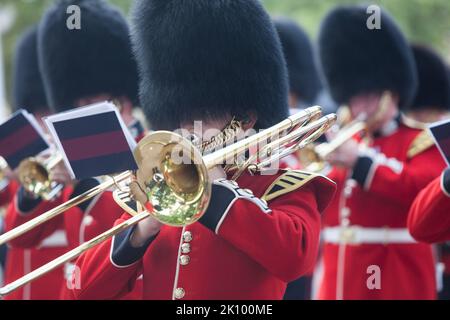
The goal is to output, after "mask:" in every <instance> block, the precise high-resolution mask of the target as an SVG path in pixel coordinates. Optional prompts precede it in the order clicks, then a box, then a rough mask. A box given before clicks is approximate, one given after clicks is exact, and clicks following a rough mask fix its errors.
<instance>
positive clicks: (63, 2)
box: [38, 0, 138, 111]
mask: <svg viewBox="0 0 450 320" xmlns="http://www.w3.org/2000/svg"><path fill="white" fill-rule="evenodd" d="M72 5H74V6H78V8H80V11H79V12H80V13H81V19H80V27H81V28H80V29H73V28H68V26H67V21H68V19H69V17H70V14H68V13H67V9H68V7H69V6H72ZM38 49H39V59H40V67H41V71H42V76H43V80H44V86H45V90H46V94H47V98H48V102H49V104H50V106H51V107H52V108H54V109H55V110H56V111H62V110H66V109H70V108H73V107H74V102H75V101H76V100H78V99H80V98H86V97H91V96H95V95H98V94H108V95H112V96H114V97H119V96H126V97H128V98H129V99H131V100H132V101H133V102H136V101H137V91H138V76H137V66H136V62H135V60H134V57H133V53H132V48H131V41H130V38H129V28H128V24H127V21H126V20H125V18H124V17H123V15H122V14H121V13H120V12H119V10H117V9H116V8H115V7H112V6H111V5H109V4H108V3H106V2H105V1H103V0H58V1H57V2H56V3H55V5H53V6H52V7H51V8H50V9H49V10H48V11H47V12H46V13H45V15H44V17H43V19H42V21H41V24H40V26H39V33H38Z"/></svg>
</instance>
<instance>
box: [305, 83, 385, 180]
mask: <svg viewBox="0 0 450 320" xmlns="http://www.w3.org/2000/svg"><path fill="white" fill-rule="evenodd" d="M391 99H392V93H391V92H390V91H384V92H383V94H382V96H381V98H380V102H379V107H378V111H377V112H376V114H375V115H374V116H373V117H372V118H371V119H368V118H367V115H366V114H361V115H359V116H358V117H357V118H356V119H352V115H351V112H350V109H349V108H348V107H347V106H344V107H341V108H339V110H338V119H337V122H338V123H339V127H337V128H336V129H335V131H336V132H337V134H336V136H335V137H334V138H333V139H332V140H331V141H330V142H324V143H321V144H319V145H308V146H307V147H306V148H305V149H304V150H302V152H301V153H300V154H299V158H300V163H301V164H302V165H303V167H304V168H305V170H306V171H311V172H321V171H323V170H324V169H325V168H327V166H328V164H327V162H326V158H327V157H328V156H329V155H330V154H331V153H333V152H334V151H335V150H336V149H338V148H339V147H340V146H342V145H343V144H344V143H345V142H347V141H349V140H350V139H352V138H353V137H354V136H355V135H356V134H359V133H364V132H365V131H367V130H368V129H369V128H371V127H372V126H373V125H374V124H375V123H376V122H378V121H380V119H381V118H382V117H383V116H384V114H385V113H386V112H387V109H388V105H389V103H390V102H391Z"/></svg>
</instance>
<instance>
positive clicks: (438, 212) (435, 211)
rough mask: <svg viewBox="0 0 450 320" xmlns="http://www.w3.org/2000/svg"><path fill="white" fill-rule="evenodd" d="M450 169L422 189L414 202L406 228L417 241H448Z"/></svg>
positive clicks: (449, 236)
mask: <svg viewBox="0 0 450 320" xmlns="http://www.w3.org/2000/svg"><path fill="white" fill-rule="evenodd" d="M449 212H450V169H449V168H447V169H445V171H444V172H442V174H441V175H440V176H439V177H438V178H436V179H435V180H434V181H432V182H431V183H430V184H429V185H428V186H427V187H426V188H424V189H423V190H422V191H421V192H420V193H419V195H418V196H417V197H416V200H414V203H413V205H412V206H411V210H410V211H409V216H408V228H409V231H410V232H411V235H412V236H413V237H414V238H415V239H417V240H418V241H422V242H427V243H437V242H444V241H450V215H449Z"/></svg>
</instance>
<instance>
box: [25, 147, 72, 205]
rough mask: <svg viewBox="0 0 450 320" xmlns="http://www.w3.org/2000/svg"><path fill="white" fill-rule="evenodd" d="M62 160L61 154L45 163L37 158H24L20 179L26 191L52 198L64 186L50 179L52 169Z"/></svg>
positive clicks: (45, 198)
mask: <svg viewBox="0 0 450 320" xmlns="http://www.w3.org/2000/svg"><path fill="white" fill-rule="evenodd" d="M61 160H62V157H61V156H60V155H54V156H52V157H51V158H50V159H49V160H47V161H46V162H45V163H41V162H40V161H39V160H37V159H36V158H28V159H25V160H23V161H22V162H21V163H20V165H19V168H18V172H19V181H20V183H21V184H22V186H23V187H24V188H25V190H26V191H28V192H30V193H32V194H34V195H37V196H40V197H42V198H43V199H44V200H50V199H52V198H53V197H54V196H56V195H57V194H58V193H59V192H60V191H61V190H62V188H63V186H62V185H61V184H58V183H56V182H54V181H51V179H50V170H51V169H52V168H53V167H54V166H55V165H56V164H58V163H59V162H60V161H61Z"/></svg>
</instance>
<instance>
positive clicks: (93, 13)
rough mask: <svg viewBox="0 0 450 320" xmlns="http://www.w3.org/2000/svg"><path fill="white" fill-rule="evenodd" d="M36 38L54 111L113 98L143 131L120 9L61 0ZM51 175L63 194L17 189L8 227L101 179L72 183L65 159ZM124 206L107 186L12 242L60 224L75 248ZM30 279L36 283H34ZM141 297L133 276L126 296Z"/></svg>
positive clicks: (30, 239) (65, 295)
mask: <svg viewBox="0 0 450 320" xmlns="http://www.w3.org/2000/svg"><path fill="white" fill-rule="evenodd" d="M72 3H73V4H76V5H77V6H79V7H80V9H81V12H82V19H81V23H82V26H81V29H80V30H69V29H68V28H67V24H66V21H67V13H66V11H67V6H68V5H70V4H72ZM38 39H39V55H40V57H41V60H40V62H41V70H42V75H43V81H44V84H45V89H46V92H47V97H48V99H49V104H50V106H51V108H52V109H53V110H54V111H55V112H61V111H65V110H68V109H69V108H73V107H80V106H84V105H87V104H91V103H95V102H101V101H105V100H113V101H114V102H117V103H118V105H119V107H120V109H121V110H120V111H121V115H122V118H123V119H124V121H125V123H126V124H127V125H129V126H130V127H132V131H133V132H135V134H136V139H139V138H140V137H141V136H142V128H140V127H139V126H138V125H137V123H136V119H134V118H133V117H132V110H133V106H134V105H136V103H137V100H138V98H137V87H138V81H137V67H136V62H135V60H134V57H133V54H132V50H131V42H130V39H129V28H128V25H127V22H126V20H125V18H124V17H123V15H122V14H121V13H120V12H119V10H118V9H116V8H115V7H112V6H111V5H109V4H107V3H106V2H105V1H102V0H81V1H59V2H57V3H55V4H54V5H53V6H52V7H50V8H49V9H48V11H47V12H46V13H45V15H44V17H43V19H42V21H41V23H40V25H39V33H38ZM79 129H80V130H83V128H79ZM51 175H52V179H54V180H56V181H61V182H65V183H66V188H65V189H64V191H63V192H62V194H61V195H60V196H59V197H57V198H55V199H53V201H41V199H39V198H38V199H36V198H34V197H33V195H29V194H27V193H26V192H24V190H23V189H20V190H19V192H18V193H17V197H16V199H15V201H14V203H13V204H12V205H11V206H10V207H9V211H8V219H7V221H6V222H7V228H8V229H12V228H14V227H17V226H19V225H21V224H23V223H25V222H26V221H29V220H30V219H33V218H35V217H37V216H38V215H40V214H42V213H43V212H45V211H47V210H49V209H52V208H53V207H55V206H57V205H59V204H61V203H63V202H65V201H67V200H69V199H70V198H73V197H75V196H77V195H80V194H82V193H83V192H85V191H87V190H89V189H91V188H92V187H94V186H96V185H98V184H99V181H98V180H97V179H94V178H92V179H85V180H82V181H79V182H77V183H75V184H74V185H73V182H71V181H70V177H69V175H68V173H67V170H66V169H65V168H64V166H63V165H60V166H58V167H56V168H55V169H54V170H52V172H51ZM122 213H123V209H121V208H120V207H119V206H118V205H117V204H116V203H115V202H114V200H113V197H112V192H111V191H105V192H103V193H102V194H100V195H98V196H97V197H95V198H93V199H91V200H90V201H86V202H84V203H82V204H80V205H78V206H76V207H74V208H72V209H70V210H69V211H68V212H66V213H64V214H63V215H60V216H59V217H57V218H55V219H53V220H51V221H49V222H48V223H46V224H44V225H42V226H40V227H38V228H36V229H34V230H32V231H30V232H28V233H26V234H25V235H23V236H22V237H19V238H17V239H16V240H14V241H12V245H15V246H18V247H25V248H29V247H34V246H35V245H36V243H40V242H41V241H42V239H43V238H45V237H47V236H48V235H49V234H52V233H53V232H55V230H58V229H62V230H65V232H66V235H67V242H68V244H69V247H70V248H73V247H76V246H78V245H80V244H81V243H84V242H85V241H87V240H89V239H91V238H93V237H94V236H97V235H98V234H100V233H101V232H103V231H105V230H107V229H109V228H111V227H112V226H113V224H114V222H115V221H116V220H117V219H118V218H119V217H120V216H121V215H122ZM66 251H68V250H66ZM41 265H42V264H41ZM35 267H37V266H33V268H35ZM65 269H66V270H65V274H66V276H67V275H71V274H72V272H73V270H74V264H67V265H66V267H65ZM78 281H79V279H76V280H75V281H73V282H72V279H71V278H70V277H67V281H66V280H65V281H64V284H63V285H62V288H61V286H60V288H59V291H62V293H61V295H60V298H61V299H70V298H72V297H71V292H70V290H68V289H71V287H72V286H76V285H77V283H78ZM31 285H32V286H34V283H32V284H31ZM42 286H45V285H42ZM141 298H142V283H141V281H138V283H137V285H136V287H135V290H134V291H133V292H131V293H130V294H129V295H127V296H125V297H124V299H141Z"/></svg>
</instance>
